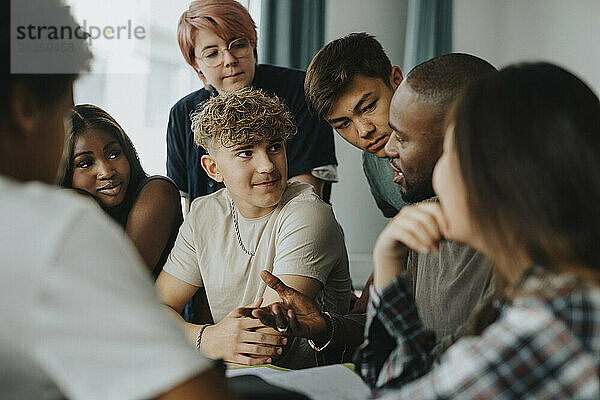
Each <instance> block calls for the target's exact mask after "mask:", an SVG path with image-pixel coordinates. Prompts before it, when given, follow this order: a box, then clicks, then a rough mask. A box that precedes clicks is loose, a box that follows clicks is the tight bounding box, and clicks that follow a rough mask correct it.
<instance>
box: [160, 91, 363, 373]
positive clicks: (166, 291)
mask: <svg viewBox="0 0 600 400" xmlns="http://www.w3.org/2000/svg"><path fill="white" fill-rule="evenodd" d="M192 129H193V131H194V137H195V140H196V143H197V144H198V145H200V146H202V147H204V148H205V149H206V150H207V151H208V154H207V155H204V156H203V157H202V159H201V163H202V168H203V169H204V170H205V171H206V172H207V174H208V175H209V176H210V177H211V178H212V179H214V180H215V181H217V182H223V183H224V184H225V188H224V189H221V190H220V191H218V192H216V193H213V194H211V195H208V196H204V197H200V198H197V199H196V200H194V202H193V203H192V205H191V211H190V213H189V214H188V216H187V217H186V220H185V221H184V224H183V225H182V227H181V229H180V231H179V235H178V237H177V240H176V242H175V247H174V248H173V250H172V251H171V254H170V255H169V257H168V259H167V262H166V264H165V266H164V269H163V272H161V274H160V275H159V277H158V279H157V281H156V287H157V290H158V293H159V295H160V297H161V298H162V300H163V302H164V303H165V304H166V305H168V306H169V307H171V308H172V309H173V310H174V311H175V312H177V314H179V313H180V312H181V311H182V309H183V307H184V305H185V304H186V302H187V301H188V300H189V299H190V298H191V297H192V296H193V295H194V293H195V292H196V291H197V290H198V288H200V287H204V288H205V289H206V293H207V297H208V303H209V306H210V311H211V314H212V317H213V320H214V322H216V323H215V324H211V325H194V324H191V323H184V322H183V320H182V323H184V324H185V328H186V331H187V333H188V336H189V338H190V340H192V341H193V342H195V343H196V344H197V346H198V347H199V348H200V350H201V351H203V352H204V354H206V355H207V356H208V357H209V358H223V359H224V360H225V361H228V362H232V363H239V364H249V365H255V364H262V363H270V362H273V361H276V360H277V359H278V358H279V357H280V356H281V354H282V353H283V346H284V345H285V344H286V342H287V339H286V338H285V337H283V336H282V335H281V334H280V333H279V332H276V331H274V330H273V329H271V328H266V327H264V326H263V325H262V324H261V323H260V322H259V321H256V320H253V319H248V318H240V317H239V316H238V315H236V311H235V310H236V309H237V308H238V307H241V306H244V305H246V304H254V305H257V306H258V305H260V301H261V298H263V297H264V303H265V304H270V303H273V302H275V301H278V300H279V297H278V295H277V293H276V292H275V291H273V290H272V289H270V288H266V286H265V284H264V283H263V282H262V280H261V279H260V271H262V270H263V269H267V270H269V271H272V272H273V274H275V275H278V276H279V277H280V278H281V279H282V280H283V281H284V282H286V284H288V285H289V286H291V287H294V288H295V289H296V290H298V291H300V292H302V293H304V294H306V295H307V296H309V297H311V298H314V299H316V300H317V303H318V304H319V305H320V307H321V308H322V310H323V311H333V312H336V313H341V314H344V313H347V312H348V309H349V305H350V290H351V287H350V286H351V285H350V274H349V271H348V257H347V253H346V247H345V245H344V239H343V234H342V231H341V228H340V226H339V225H338V223H337V221H336V219H335V217H334V215H333V211H332V209H331V207H330V206H329V205H327V204H325V203H324V202H323V201H321V199H320V198H319V197H318V196H317V195H316V194H315V193H314V191H313V190H312V187H311V186H310V185H307V184H303V183H299V182H295V183H288V182H287V181H286V180H287V160H286V152H285V146H286V142H285V141H286V139H287V138H288V137H289V136H290V135H291V134H293V133H294V131H295V126H294V122H293V117H292V115H291V114H290V112H289V111H288V110H287V109H286V107H285V106H284V105H283V104H282V103H281V102H280V100H279V99H278V98H277V97H270V96H267V95H266V94H264V93H263V92H261V91H259V90H256V89H251V88H244V89H241V90H238V91H235V92H227V93H222V94H221V95H219V96H217V97H213V98H210V99H209V100H207V101H206V102H204V103H202V104H201V106H200V107H199V109H198V110H197V111H196V112H195V113H194V114H192ZM265 289H266V290H265ZM296 351H300V350H297V348H296V347H293V346H292V347H291V348H290V349H289V352H288V353H287V355H286V357H287V358H288V359H289V361H285V362H283V361H282V360H281V359H280V360H279V361H280V364H281V365H285V366H290V367H300V366H307V365H306V364H302V363H300V362H298V360H299V358H298V357H299V356H298V357H297V355H296V354H295V352H296ZM313 354H314V352H313ZM313 358H314V355H313ZM309 365H310V364H309Z"/></svg>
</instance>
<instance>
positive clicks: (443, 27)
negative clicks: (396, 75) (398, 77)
mask: <svg viewBox="0 0 600 400" xmlns="http://www.w3.org/2000/svg"><path fill="white" fill-rule="evenodd" d="M450 52H452V0H409V3H408V24H407V29H406V47H405V54H404V70H405V71H407V72H408V71H410V70H411V69H412V68H413V67H414V66H416V65H418V64H420V63H422V62H423V61H427V60H429V59H431V58H433V57H436V56H440V55H442V54H447V53H450Z"/></svg>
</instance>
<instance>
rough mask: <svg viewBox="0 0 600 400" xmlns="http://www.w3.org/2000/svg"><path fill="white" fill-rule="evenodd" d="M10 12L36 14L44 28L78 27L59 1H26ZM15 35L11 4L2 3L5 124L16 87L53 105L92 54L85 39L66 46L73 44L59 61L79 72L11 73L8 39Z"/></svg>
mask: <svg viewBox="0 0 600 400" xmlns="http://www.w3.org/2000/svg"><path fill="white" fill-rule="evenodd" d="M15 3H16V2H15ZM12 11H13V12H14V13H16V14H19V13H21V14H23V13H27V12H30V13H36V14H35V15H36V17H39V18H41V19H44V21H45V24H46V22H47V24H46V25H48V26H54V25H55V26H62V25H67V26H78V24H77V22H75V20H74V18H73V16H72V15H71V12H70V9H69V7H68V6H66V5H65V4H64V3H63V2H62V1H61V0H35V1H32V0H29V1H28V2H26V3H25V2H24V3H23V4H22V5H21V4H19V8H18V9H17V10H12ZM19 15H20V14H19ZM32 15H33V14H32ZM15 34H16V33H15V32H13V31H11V1H8V0H6V1H1V2H0V48H1V49H2V50H3V51H4V52H5V57H3V58H2V60H0V118H1V119H2V120H5V121H6V120H7V119H8V118H9V116H10V115H9V112H10V111H9V110H10V108H11V107H9V105H10V101H11V98H12V96H13V91H14V88H15V86H16V85H18V84H19V85H24V86H25V88H26V89H27V91H28V92H29V93H31V95H32V97H33V98H35V99H37V101H39V103H40V104H52V103H54V102H56V101H58V100H59V99H60V98H61V97H62V96H63V95H65V94H66V93H67V91H69V90H70V89H71V86H72V84H73V82H74V81H75V79H76V78H77V77H78V75H79V73H78V72H83V71H86V70H88V69H89V66H90V62H91V59H92V53H91V51H90V50H89V47H88V43H87V41H86V39H85V38H82V39H81V40H71V41H70V42H69V43H73V47H72V48H71V51H69V52H66V53H65V54H64V57H63V59H61V60H63V61H61V62H64V65H65V70H69V71H78V72H68V73H47V74H45V73H42V74H31V73H16V72H18V71H11V58H12V53H11V38H12V37H13V35H15ZM15 51H16V49H12V52H15ZM39 54H40V55H39V60H37V61H38V62H39V63H41V64H43V63H44V58H43V57H44V53H43V52H41V53H39Z"/></svg>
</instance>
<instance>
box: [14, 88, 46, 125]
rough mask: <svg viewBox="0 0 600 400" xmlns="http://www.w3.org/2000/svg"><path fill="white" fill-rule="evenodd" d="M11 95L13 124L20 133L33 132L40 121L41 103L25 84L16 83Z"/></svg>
mask: <svg viewBox="0 0 600 400" xmlns="http://www.w3.org/2000/svg"><path fill="white" fill-rule="evenodd" d="M11 97H12V99H11V100H12V101H11V102H10V122H11V125H12V126H13V128H14V129H15V131H16V132H19V133H20V134H25V135H29V134H31V132H33V131H34V130H35V127H36V126H37V125H38V123H39V118H40V112H41V110H40V105H39V104H38V102H37V101H36V99H35V98H34V96H33V95H32V94H31V92H30V90H28V89H27V87H26V85H24V84H16V85H15V86H14V89H13V92H12V96H11Z"/></svg>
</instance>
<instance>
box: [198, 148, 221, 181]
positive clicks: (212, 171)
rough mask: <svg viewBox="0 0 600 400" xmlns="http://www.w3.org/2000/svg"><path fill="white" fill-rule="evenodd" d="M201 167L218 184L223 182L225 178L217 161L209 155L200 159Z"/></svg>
mask: <svg viewBox="0 0 600 400" xmlns="http://www.w3.org/2000/svg"><path fill="white" fill-rule="evenodd" d="M200 165H202V169H203V170H204V171H205V172H206V174H207V175H208V176H209V177H211V178H212V179H213V180H215V181H217V182H223V176H221V172H219V166H218V165H217V161H216V160H215V159H214V158H213V157H212V156H211V155H209V154H205V155H203V156H202V158H201V159H200Z"/></svg>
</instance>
